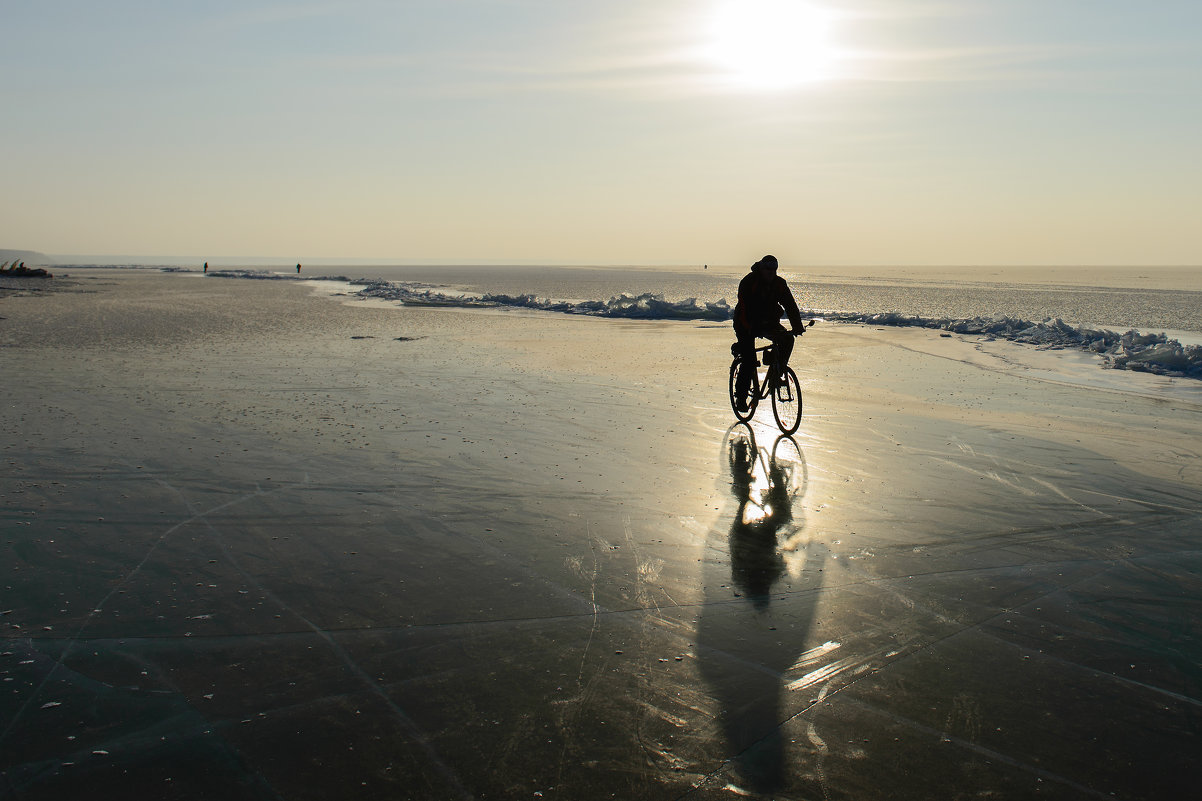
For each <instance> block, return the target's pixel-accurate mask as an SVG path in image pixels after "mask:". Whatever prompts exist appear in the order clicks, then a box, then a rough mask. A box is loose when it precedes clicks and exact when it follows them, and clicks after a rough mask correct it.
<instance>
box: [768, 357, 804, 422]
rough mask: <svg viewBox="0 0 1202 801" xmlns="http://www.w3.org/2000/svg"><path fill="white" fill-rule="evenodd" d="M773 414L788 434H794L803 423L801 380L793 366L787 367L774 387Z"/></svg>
mask: <svg viewBox="0 0 1202 801" xmlns="http://www.w3.org/2000/svg"><path fill="white" fill-rule="evenodd" d="M772 414H773V416H774V417H776V424H777V425H778V426H780V430H781V431H783V432H785V433H786V434H792V433H793V432H794V431H796V430H797V427H798V426H799V425H801V382H800V381H798V380H797V373H795V372H793V368H792V367H786V368H785V374H784V375H782V376H781V378H780V380H779V381H778V382H777V384H776V386H775V387H773V389H772Z"/></svg>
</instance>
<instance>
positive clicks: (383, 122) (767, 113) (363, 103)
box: [0, 0, 1202, 265]
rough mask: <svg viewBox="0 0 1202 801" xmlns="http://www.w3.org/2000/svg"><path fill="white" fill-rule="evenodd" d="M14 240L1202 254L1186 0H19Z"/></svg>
mask: <svg viewBox="0 0 1202 801" xmlns="http://www.w3.org/2000/svg"><path fill="white" fill-rule="evenodd" d="M0 31H3V42H4V45H3V50H2V56H0V58H2V59H3V66H2V68H0V76H2V77H0V108H3V109H4V111H5V118H6V119H5V121H4V124H3V125H2V126H0V186H2V188H3V193H2V194H0V247H11V248H27V249H31V250H40V251H42V252H44V253H50V254H99V253H123V254H145V255H160V256H166V255H178V256H195V257H196V258H198V259H205V258H207V259H213V260H215V259H219V258H228V257H238V256H243V257H276V256H278V257H281V258H282V259H284V260H293V259H295V260H298V261H300V260H304V259H305V258H346V259H348V260H354V259H393V260H396V261H398V262H399V261H432V260H438V261H446V260H449V261H457V260H484V261H495V262H552V263H554V262H564V263H586V264H701V263H710V264H740V263H749V261H750V260H753V259H754V258H755V257H756V255H757V254H760V255H762V253H764V252H773V253H776V254H777V255H778V256H779V257H780V258H781V259H782V261H783V262H786V263H790V264H879V263H890V264H899V263H900V264H941V265H943V264H969V265H973V264H1138V265H1144V264H1151V265H1155V264H1177V265H1180V264H1202V2H1200V1H1199V0H848V1H847V2H841V1H840V0H830V2H824V3H820V4H807V3H804V2H787V1H785V0H736V2H734V3H731V2H713V1H712V0H688V1H686V0H393V1H392V2H383V1H381V2H372V1H369V0H337V2H319V1H315V2H261V1H260V0H231V1H230V2H226V1H225V0H188V1H185V0H174V1H173V0H145V1H144V2H131V1H130V0H105V2H95V0H37V1H36V2H30V0H0Z"/></svg>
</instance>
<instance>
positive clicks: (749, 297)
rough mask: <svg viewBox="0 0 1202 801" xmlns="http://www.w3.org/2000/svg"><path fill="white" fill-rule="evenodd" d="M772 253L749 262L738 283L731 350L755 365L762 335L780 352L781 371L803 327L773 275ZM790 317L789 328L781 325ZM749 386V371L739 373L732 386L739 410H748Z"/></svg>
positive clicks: (793, 302)
mask: <svg viewBox="0 0 1202 801" xmlns="http://www.w3.org/2000/svg"><path fill="white" fill-rule="evenodd" d="M777 266H778V264H777V261H776V257H775V256H765V257H764V258H762V259H760V260H759V261H757V262H756V263H755V264H753V265H751V272H749V273H748V274H747V275H746V276H744V277H743V280H742V281H740V282H739V302H738V303H737V304H736V305H735V315H734V325H735V336H736V337H737V338H738V340H739V341H738V342H736V343H735V345H734V346H733V347H732V348H731V351H732V352H733V353H734V354H735V355H736V356H738V357H739V358H741V359H743V361H744V362H745V363H747V364H751V365H754V364H755V338H756V337H764V338H765V339H770V340H772V344H773V346H774V348H775V349H776V350H777V352H778V353H779V354H780V356H779V358H780V364H781V370H782V372H783V370H784V367H785V366H786V365H787V364H788V363H789V354H791V353H792V352H793V339H794V337H795V336H796V335H798V334H800V333H802V332H803V331H804V330H805V327H804V326H803V325H802V322H801V311H800V310H799V309H798V308H797V301H796V300H794V299H793V293H792V292H791V291H790V290H789V285H788V284H787V283H785V279H783V278H781V277H780V276H779V275H777V274H776V270H777ZM782 316H787V317H788V318H789V324H790V325H791V328H790V329H786V328H785V327H784V326H783V325H781V324H780V318H781V317H782ZM750 387H751V371H750V370H743V371H741V372H740V373H739V380H738V384H737V385H736V387H735V396H736V403H737V404H738V407H739V411H747V394H748V390H749V389H750Z"/></svg>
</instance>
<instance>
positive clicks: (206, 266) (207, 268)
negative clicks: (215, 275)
mask: <svg viewBox="0 0 1202 801" xmlns="http://www.w3.org/2000/svg"><path fill="white" fill-rule="evenodd" d="M208 271H209V263H208V262H207V261H206V262H205V272H206V273H207V272H208Z"/></svg>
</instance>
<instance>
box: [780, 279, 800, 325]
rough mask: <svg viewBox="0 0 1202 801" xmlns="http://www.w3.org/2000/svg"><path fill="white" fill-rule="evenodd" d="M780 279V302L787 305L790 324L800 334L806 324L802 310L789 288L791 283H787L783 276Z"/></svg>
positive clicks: (786, 312) (786, 311) (786, 310)
mask: <svg viewBox="0 0 1202 801" xmlns="http://www.w3.org/2000/svg"><path fill="white" fill-rule="evenodd" d="M779 280H780V290H781V292H780V302H781V305H782V306H784V307H785V315H786V316H787V317H788V318H789V324H790V325H791V326H792V327H793V332H794V333H797V334H800V333H801V332H802V331H804V330H805V326H804V325H803V324H802V322H801V310H800V309H798V308H797V301H796V300H794V299H793V293H792V292H791V291H790V290H789V285H788V284H786V283H785V280H784V279H783V278H781V279H779Z"/></svg>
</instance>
